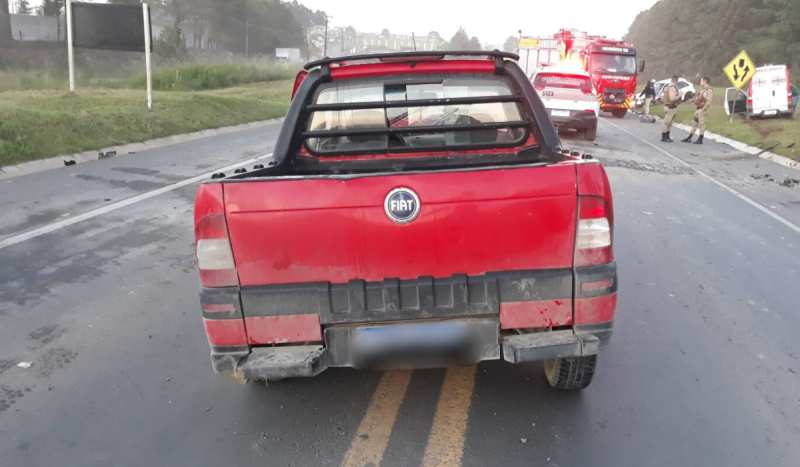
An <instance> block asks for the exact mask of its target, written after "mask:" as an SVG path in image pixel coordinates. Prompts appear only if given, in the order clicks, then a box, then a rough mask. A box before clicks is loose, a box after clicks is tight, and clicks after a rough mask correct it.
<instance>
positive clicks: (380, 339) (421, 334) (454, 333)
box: [355, 322, 468, 352]
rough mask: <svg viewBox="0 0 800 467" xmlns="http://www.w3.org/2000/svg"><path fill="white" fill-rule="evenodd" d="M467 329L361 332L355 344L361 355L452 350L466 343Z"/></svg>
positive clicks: (416, 326) (419, 326) (417, 326)
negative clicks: (409, 350)
mask: <svg viewBox="0 0 800 467" xmlns="http://www.w3.org/2000/svg"><path fill="white" fill-rule="evenodd" d="M467 338H468V333H467V327H466V325H465V324H464V323H460V322H449V323H448V322H443V323H413V324H395V325H392V326H384V327H375V328H361V329H358V330H357V331H356V336H355V340H356V342H357V345H358V347H359V349H360V350H361V351H365V352H370V351H383V350H388V349H398V350H399V349H404V348H405V349H409V348H421V347H422V348H437V347H451V346H453V345H458V344H462V343H465V342H466V340H467Z"/></svg>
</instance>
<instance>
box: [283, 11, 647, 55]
mask: <svg viewBox="0 0 800 467" xmlns="http://www.w3.org/2000/svg"><path fill="white" fill-rule="evenodd" d="M298 1H299V2H300V3H302V4H303V5H305V6H307V7H308V8H311V9H312V10H318V9H321V10H324V11H325V12H327V13H328V15H329V16H330V17H331V24H332V25H333V26H335V27H344V26H353V27H354V28H356V29H357V30H358V31H359V32H377V33H379V32H381V31H382V30H383V29H384V28H386V29H388V30H389V32H391V33H394V34H411V33H412V32H414V33H416V34H419V35H426V34H428V33H429V32H430V31H436V32H438V33H439V34H440V35H441V36H442V37H443V38H445V39H447V40H449V39H450V38H451V37H452V36H453V34H455V32H456V31H457V30H458V28H459V27H463V28H464V29H466V31H467V33H468V34H469V35H470V36H477V37H478V39H480V40H481V43H483V44H486V43H487V42H488V43H489V44H491V45H495V46H500V47H502V45H503V43H504V42H505V41H506V39H507V38H508V37H509V36H516V35H517V34H518V33H517V31H519V30H520V29H521V30H522V34H523V35H524V36H526V35H527V36H549V35H552V34H553V33H555V32H557V31H558V30H559V29H561V28H565V29H578V30H581V31H586V32H588V33H589V34H592V35H605V36H608V37H609V38H615V39H619V38H621V37H622V36H623V35H624V34H625V33H626V32H628V27H629V26H630V25H631V23H633V20H634V18H636V15H637V14H639V13H640V12H641V11H644V10H646V9H648V8H650V7H651V6H653V4H655V3H656V0H616V1H614V0H606V1H597V0H550V1H542V0H527V1H526V0H482V1H479V0H462V1H458V0H391V1H386V0H384V1H381V0H298Z"/></svg>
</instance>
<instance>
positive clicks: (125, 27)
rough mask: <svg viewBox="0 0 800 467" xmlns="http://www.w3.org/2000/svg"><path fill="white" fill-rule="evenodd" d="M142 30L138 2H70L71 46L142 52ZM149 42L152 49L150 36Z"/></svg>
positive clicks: (141, 15) (151, 49)
mask: <svg viewBox="0 0 800 467" xmlns="http://www.w3.org/2000/svg"><path fill="white" fill-rule="evenodd" d="M149 21H150V18H149V17H148V22H149ZM148 29H150V28H148ZM144 34H145V28H144V15H143V14H142V5H141V4H136V5H109V4H102V3H83V2H72V44H73V45H74V46H75V47H83V48H87V49H105V50H121V51H127V52H144V51H145V49H144V48H145V46H144V44H145V37H144ZM149 43H150V51H151V52H152V51H153V45H152V44H153V41H152V37H150V41H149Z"/></svg>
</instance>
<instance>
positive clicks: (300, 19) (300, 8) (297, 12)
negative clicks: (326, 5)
mask: <svg viewBox="0 0 800 467" xmlns="http://www.w3.org/2000/svg"><path fill="white" fill-rule="evenodd" d="M285 5H286V7H287V8H289V11H291V12H292V16H294V19H295V21H297V23H298V24H300V26H301V27H304V28H310V27H311V26H324V25H325V18H326V17H327V15H326V14H325V12H324V11H322V10H317V11H312V10H311V9H309V8H308V7H306V6H304V5H301V4H300V3H298V2H297V0H294V1H293V2H292V3H286V4H285Z"/></svg>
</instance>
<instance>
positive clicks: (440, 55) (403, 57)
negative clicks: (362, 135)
mask: <svg viewBox="0 0 800 467" xmlns="http://www.w3.org/2000/svg"><path fill="white" fill-rule="evenodd" d="M444 57H487V58H488V59H500V60H503V59H506V58H507V59H509V60H514V61H519V55H517V54H513V53H510V52H500V51H499V50H493V51H488V50H485V51H477V50H466V51H461V52H459V51H443V50H432V51H429V52H424V51H417V52H396V53H387V54H370V55H350V56H345V57H336V58H331V57H325V58H323V59H321V60H317V61H314V62H309V63H306V65H305V66H304V67H303V68H304V69H305V70H311V69H312V68H316V67H319V66H322V65H331V64H334V63H342V62H348V64H350V63H349V62H357V61H375V60H377V61H379V62H388V63H391V62H392V61H398V62H402V61H409V62H411V61H414V59H417V60H420V61H431V58H436V59H438V60H443V59H444Z"/></svg>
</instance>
